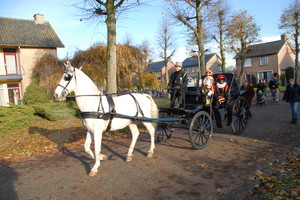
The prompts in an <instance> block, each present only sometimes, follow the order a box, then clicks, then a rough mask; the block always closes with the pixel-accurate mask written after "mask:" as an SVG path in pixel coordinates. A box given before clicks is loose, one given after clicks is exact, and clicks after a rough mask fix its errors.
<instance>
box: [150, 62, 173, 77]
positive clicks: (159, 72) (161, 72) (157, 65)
mask: <svg viewBox="0 0 300 200" xmlns="http://www.w3.org/2000/svg"><path fill="white" fill-rule="evenodd" d="M174 66H175V65H174V63H173V62H172V61H168V63H167V69H168V73H169V77H170V75H171V74H172V73H173V72H174V71H175V67H174ZM146 71H148V72H151V73H153V74H155V76H156V77H157V79H158V80H159V81H161V82H165V81H166V68H165V61H163V60H162V61H158V62H153V63H150V64H149V65H148V67H147V69H146Z"/></svg>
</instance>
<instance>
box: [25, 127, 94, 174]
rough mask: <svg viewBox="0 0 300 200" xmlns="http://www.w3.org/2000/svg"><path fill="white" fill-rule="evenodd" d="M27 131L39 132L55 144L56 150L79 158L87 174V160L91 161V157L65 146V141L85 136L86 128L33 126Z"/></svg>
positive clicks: (88, 165)
mask: <svg viewBox="0 0 300 200" xmlns="http://www.w3.org/2000/svg"><path fill="white" fill-rule="evenodd" d="M28 132H29V134H36V133H39V134H41V135H43V136H45V137H47V138H48V139H49V140H51V141H52V142H54V143H55V144H56V145H57V149H58V151H60V152H61V153H62V154H64V155H66V156H68V157H72V158H75V159H77V160H79V161H80V162H81V163H82V165H83V166H84V167H85V170H86V173H87V174H88V173H89V172H90V169H91V168H90V164H89V161H91V160H92V159H91V158H89V157H88V156H80V155H78V153H77V152H76V151H74V152H73V151H71V150H70V149H68V147H66V146H65V144H66V143H73V142H77V141H79V140H81V139H83V138H85V135H86V129H85V128H84V127H70V128H64V129H56V130H49V129H44V128H40V127H35V126H33V127H30V128H29V131H28ZM82 148H83V146H82Z"/></svg>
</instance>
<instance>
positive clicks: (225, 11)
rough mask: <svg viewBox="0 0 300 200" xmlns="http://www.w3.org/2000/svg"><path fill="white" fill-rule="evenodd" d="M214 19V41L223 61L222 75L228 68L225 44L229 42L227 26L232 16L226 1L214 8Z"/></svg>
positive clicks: (221, 0)
mask: <svg viewBox="0 0 300 200" xmlns="http://www.w3.org/2000/svg"><path fill="white" fill-rule="evenodd" d="M214 11H215V12H214V13H215V14H214V18H213V26H214V27H215V30H214V33H213V37H212V38H213V39H214V40H215V41H216V42H217V43H218V45H219V50H220V56H221V60H222V64H221V67H222V73H224V72H225V66H226V57H225V51H226V50H225V44H226V41H227V36H226V35H227V31H228V29H227V25H228V20H229V14H230V7H229V6H228V4H227V1H226V0H220V1H219V2H218V3H217V4H216V6H215V8H214Z"/></svg>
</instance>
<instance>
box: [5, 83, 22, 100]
mask: <svg viewBox="0 0 300 200" xmlns="http://www.w3.org/2000/svg"><path fill="white" fill-rule="evenodd" d="M7 89H8V98H9V103H14V104H18V100H19V99H20V86H19V83H14V84H7Z"/></svg>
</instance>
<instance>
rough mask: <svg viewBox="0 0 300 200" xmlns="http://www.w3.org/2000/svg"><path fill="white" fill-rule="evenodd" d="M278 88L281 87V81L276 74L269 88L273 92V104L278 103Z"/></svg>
mask: <svg viewBox="0 0 300 200" xmlns="http://www.w3.org/2000/svg"><path fill="white" fill-rule="evenodd" d="M278 86H279V79H278V74H277V73H274V74H273V78H272V80H270V81H269V88H270V90H271V94H272V100H273V102H276V103H278V102H279V100H278Z"/></svg>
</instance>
